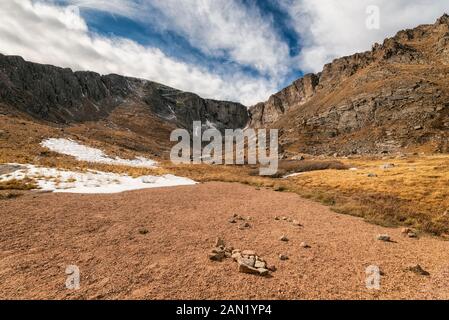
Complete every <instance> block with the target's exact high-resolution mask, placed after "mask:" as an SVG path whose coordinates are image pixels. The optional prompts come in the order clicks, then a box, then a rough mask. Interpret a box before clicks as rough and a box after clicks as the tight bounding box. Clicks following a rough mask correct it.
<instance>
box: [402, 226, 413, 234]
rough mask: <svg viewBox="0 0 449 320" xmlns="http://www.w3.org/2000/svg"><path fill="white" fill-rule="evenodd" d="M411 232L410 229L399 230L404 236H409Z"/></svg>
mask: <svg viewBox="0 0 449 320" xmlns="http://www.w3.org/2000/svg"><path fill="white" fill-rule="evenodd" d="M412 231H413V230H412V229H410V228H402V229H401V233H402V234H405V235H407V234H409V233H410V232H412Z"/></svg>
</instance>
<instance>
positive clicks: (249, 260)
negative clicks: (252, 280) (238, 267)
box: [237, 255, 256, 268]
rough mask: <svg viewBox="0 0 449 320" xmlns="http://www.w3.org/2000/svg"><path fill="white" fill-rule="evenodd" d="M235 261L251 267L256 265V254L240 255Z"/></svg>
mask: <svg viewBox="0 0 449 320" xmlns="http://www.w3.org/2000/svg"><path fill="white" fill-rule="evenodd" d="M237 262H238V263H239V264H244V265H246V266H249V267H251V268H253V267H255V265H256V256H245V255H241V256H240V258H238V259H237Z"/></svg>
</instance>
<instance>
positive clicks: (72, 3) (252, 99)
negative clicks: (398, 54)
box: [0, 0, 449, 106]
mask: <svg viewBox="0 0 449 320" xmlns="http://www.w3.org/2000/svg"><path fill="white" fill-rule="evenodd" d="M372 5H375V6H376V7H378V9H379V10H378V11H379V17H378V18H379V27H378V28H375V29H370V28H367V26H366V21H367V18H368V16H369V13H368V12H367V8H368V7H369V6H372ZM444 12H449V2H448V1H439V0H395V1H390V0H339V1H335V0H7V1H0V14H1V16H2V19H0V38H1V39H2V47H1V49H0V52H1V53H3V54H11V55H20V56H23V57H24V58H25V59H27V60H31V61H35V62H39V63H49V64H54V65H58V66H61V67H69V68H72V69H73V70H92V71H96V72H99V73H102V74H107V73H118V74H123V75H128V76H134V77H139V78H144V79H148V80H153V81H157V82H160V83H163V84H166V85H169V86H172V87H175V88H178V89H181V90H184V91H191V92H195V93H197V94H199V95H201V96H203V97H207V98H215V99H223V100H233V101H239V102H242V103H244V104H245V105H248V106H250V105H252V104H255V103H257V102H261V101H264V100H266V99H268V97H269V96H270V95H271V94H273V93H275V92H277V91H278V90H280V89H282V88H283V87H285V86H287V85H289V84H290V83H291V82H292V81H293V80H295V79H297V78H299V77H300V76H302V75H303V74H305V73H308V72H319V71H321V70H322V68H323V65H324V64H325V63H328V62H330V61H332V60H333V59H335V58H337V57H340V56H344V55H349V54H353V53H356V52H360V51H365V50H369V49H370V48H371V45H372V44H373V43H374V42H382V41H383V39H384V38H386V37H389V36H393V35H394V34H395V33H396V32H397V31H398V30H401V29H404V28H411V27H414V26H416V25H418V24H422V23H433V22H434V21H435V19H437V18H438V17H439V16H441V15H442V14H443V13H444Z"/></svg>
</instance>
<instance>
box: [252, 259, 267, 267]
mask: <svg viewBox="0 0 449 320" xmlns="http://www.w3.org/2000/svg"><path fill="white" fill-rule="evenodd" d="M266 267H267V264H266V263H265V261H260V260H256V262H255V263H254V268H258V269H265V268H266Z"/></svg>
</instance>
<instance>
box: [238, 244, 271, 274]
mask: <svg viewBox="0 0 449 320" xmlns="http://www.w3.org/2000/svg"><path fill="white" fill-rule="evenodd" d="M232 257H233V258H234V260H235V261H236V262H237V263H238V265H239V272H241V273H248V274H255V275H260V276H267V275H268V274H269V272H270V270H269V269H267V264H266V262H265V261H264V260H263V259H261V258H260V257H258V256H257V255H256V253H255V252H254V251H252V250H244V251H243V252H240V251H238V252H237V251H234V252H233V255H232Z"/></svg>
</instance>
